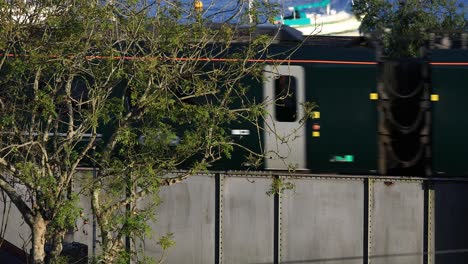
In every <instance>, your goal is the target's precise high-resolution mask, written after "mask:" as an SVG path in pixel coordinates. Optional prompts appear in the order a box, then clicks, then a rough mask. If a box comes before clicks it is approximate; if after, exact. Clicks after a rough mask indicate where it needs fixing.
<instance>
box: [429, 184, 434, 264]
mask: <svg viewBox="0 0 468 264" xmlns="http://www.w3.org/2000/svg"><path fill="white" fill-rule="evenodd" d="M427 192H428V193H427V263H428V264H433V263H434V261H435V260H434V244H433V242H434V237H433V234H434V233H433V230H434V222H433V220H434V218H433V217H434V189H433V188H432V184H431V183H428V188H427Z"/></svg>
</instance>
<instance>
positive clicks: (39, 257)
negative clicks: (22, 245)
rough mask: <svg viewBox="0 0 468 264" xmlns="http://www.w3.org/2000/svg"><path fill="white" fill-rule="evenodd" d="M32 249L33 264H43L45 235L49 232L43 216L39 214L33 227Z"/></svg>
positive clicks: (35, 217)
mask: <svg viewBox="0 0 468 264" xmlns="http://www.w3.org/2000/svg"><path fill="white" fill-rule="evenodd" d="M31 229H32V248H31V258H32V263H33V264H42V263H44V261H45V248H44V246H45V235H46V231H47V223H46V221H45V220H44V218H42V215H41V214H40V213H38V212H37V214H36V215H35V216H34V223H33V226H32V228H31Z"/></svg>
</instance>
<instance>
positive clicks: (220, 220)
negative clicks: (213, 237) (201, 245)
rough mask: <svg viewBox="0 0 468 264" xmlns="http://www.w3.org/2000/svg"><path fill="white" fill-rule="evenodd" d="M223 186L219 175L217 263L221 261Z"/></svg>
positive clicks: (222, 180)
mask: <svg viewBox="0 0 468 264" xmlns="http://www.w3.org/2000/svg"><path fill="white" fill-rule="evenodd" d="M223 186H224V177H223V176H222V175H220V176H219V195H218V197H217V199H218V200H219V221H218V225H219V236H218V237H219V247H218V249H219V263H220V264H222V263H223Z"/></svg>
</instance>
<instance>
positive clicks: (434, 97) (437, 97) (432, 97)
mask: <svg viewBox="0 0 468 264" xmlns="http://www.w3.org/2000/svg"><path fill="white" fill-rule="evenodd" d="M431 101H432V102H437V101H439V95H438V94H431Z"/></svg>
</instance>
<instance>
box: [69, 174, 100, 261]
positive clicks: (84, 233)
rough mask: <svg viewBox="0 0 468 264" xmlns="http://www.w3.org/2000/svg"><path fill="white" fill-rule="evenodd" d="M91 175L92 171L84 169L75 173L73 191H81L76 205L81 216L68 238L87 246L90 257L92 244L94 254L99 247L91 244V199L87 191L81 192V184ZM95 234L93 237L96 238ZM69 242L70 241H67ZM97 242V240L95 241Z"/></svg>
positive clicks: (97, 229) (87, 180)
mask: <svg viewBox="0 0 468 264" xmlns="http://www.w3.org/2000/svg"><path fill="white" fill-rule="evenodd" d="M92 177H93V172H92V171H84V172H82V173H80V174H79V175H77V177H76V180H75V181H74V182H73V186H72V188H73V191H75V192H77V193H81V194H80V195H79V201H78V206H79V207H80V208H81V209H82V210H81V212H82V213H81V216H80V217H79V218H78V219H77V221H76V228H75V232H74V233H73V235H72V236H71V238H69V239H70V240H71V241H72V242H78V243H82V244H85V245H87V246H88V257H92V256H93V255H94V254H93V245H95V246H96V252H95V254H99V253H100V252H101V251H100V247H99V243H94V244H93V224H94V223H93V221H94V219H93V210H92V208H91V199H90V196H89V195H88V194H89V193H86V192H82V188H83V184H84V183H86V182H89V180H90V179H92ZM96 231H99V228H96ZM97 238H98V237H97V235H96V237H95V238H94V239H97ZM68 242H70V241H68ZM96 242H97V241H96Z"/></svg>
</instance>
